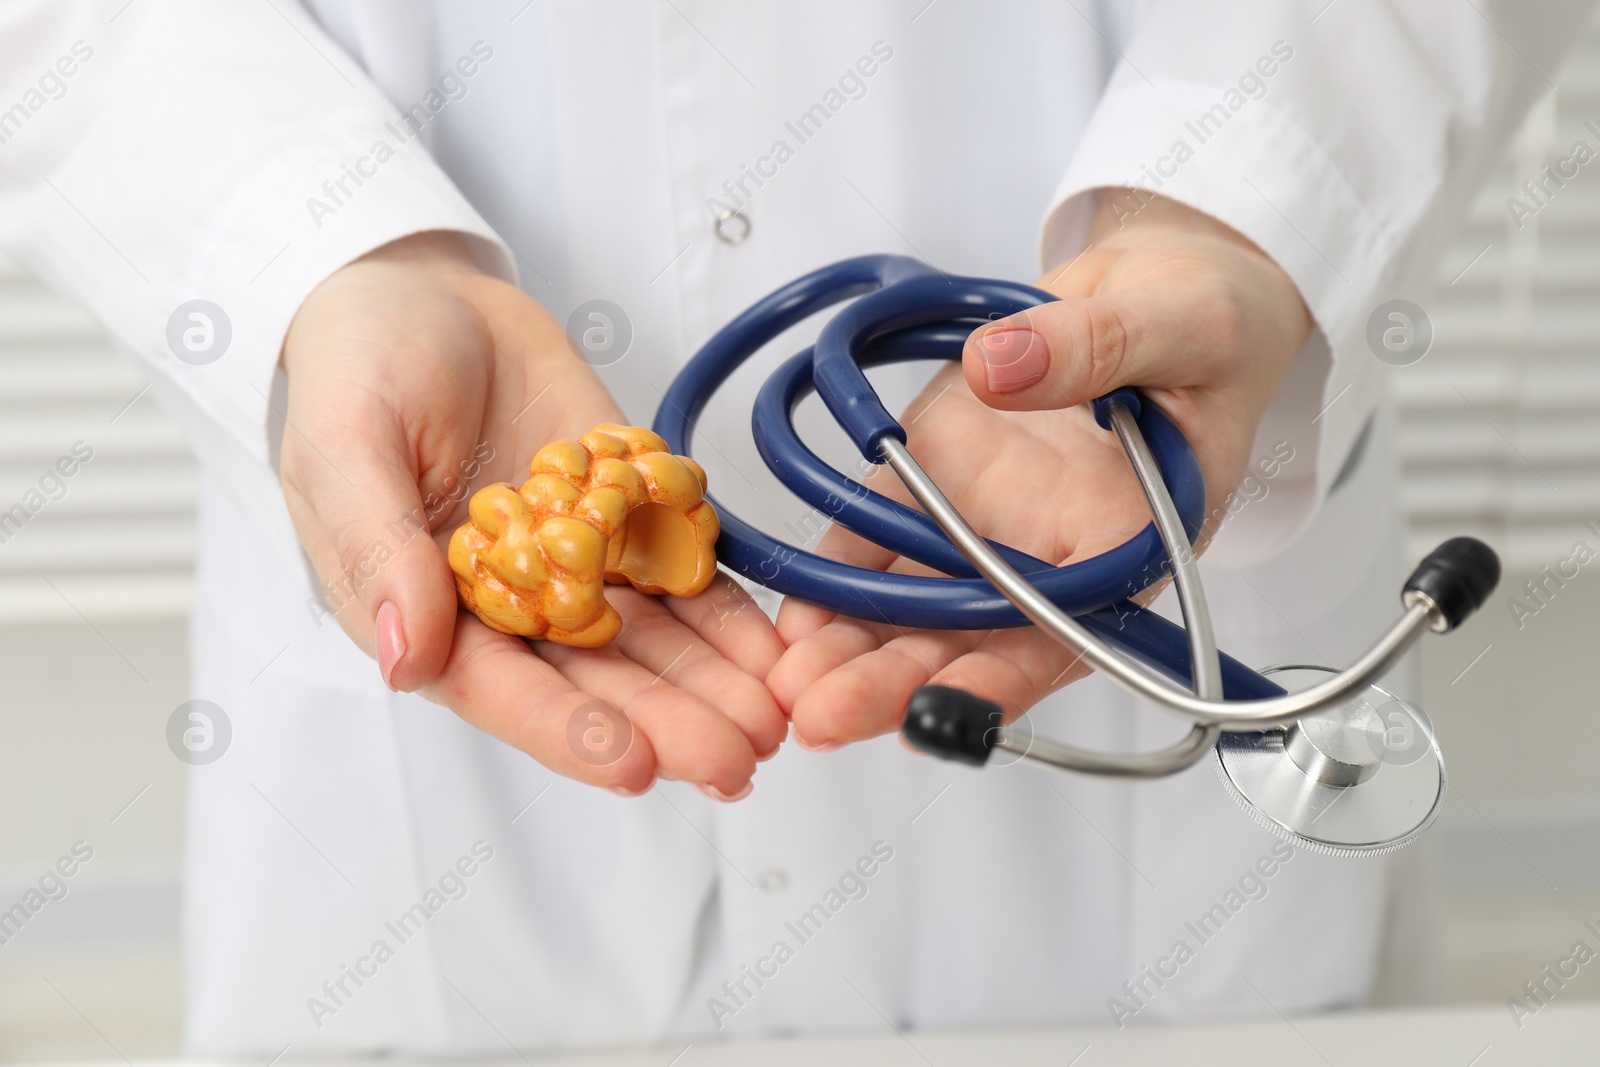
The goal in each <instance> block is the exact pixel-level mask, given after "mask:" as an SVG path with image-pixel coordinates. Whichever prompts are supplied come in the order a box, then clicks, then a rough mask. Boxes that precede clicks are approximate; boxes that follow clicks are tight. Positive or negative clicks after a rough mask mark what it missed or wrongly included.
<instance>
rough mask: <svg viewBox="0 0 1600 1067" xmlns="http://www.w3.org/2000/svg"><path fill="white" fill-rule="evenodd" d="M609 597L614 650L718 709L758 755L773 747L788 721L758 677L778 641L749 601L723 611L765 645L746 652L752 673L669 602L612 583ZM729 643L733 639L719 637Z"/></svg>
mask: <svg viewBox="0 0 1600 1067" xmlns="http://www.w3.org/2000/svg"><path fill="white" fill-rule="evenodd" d="M729 584H730V585H731V584H732V583H731V582H729ZM701 595H702V596H704V595H705V594H701ZM611 599H612V603H613V604H615V605H616V607H617V610H618V611H619V612H620V613H621V614H622V632H621V633H620V634H619V635H618V637H617V640H616V647H617V649H618V651H620V652H621V653H622V654H623V655H624V656H626V657H627V658H628V659H630V660H632V661H633V662H635V663H637V664H638V665H639V666H641V667H643V668H644V669H645V670H647V671H650V672H651V673H652V674H653V675H655V677H656V678H657V679H658V680H659V681H660V682H664V683H665V684H667V685H670V686H675V687H677V688H678V689H681V690H683V691H684V692H686V693H692V694H693V695H695V696H697V697H699V698H700V699H701V700H703V701H705V702H706V703H707V704H710V705H711V706H712V707H714V708H716V709H717V710H718V711H720V712H721V713H722V714H723V715H725V716H726V717H727V718H728V720H729V721H730V722H732V723H733V724H734V725H735V726H737V727H738V728H739V729H740V730H741V731H743V732H744V736H745V739H746V740H747V741H749V742H750V747H751V748H752V749H753V750H754V752H755V754H756V757H757V758H758V759H763V758H765V757H767V756H769V755H771V754H773V753H775V752H776V751H777V750H778V746H779V745H780V744H782V743H783V739H784V738H785V737H786V736H788V733H789V723H788V721H787V720H785V719H784V717H783V712H782V711H780V710H779V709H778V704H777V701H775V700H773V699H772V694H771V693H769V692H767V687H766V686H765V685H764V684H763V683H762V681H761V679H762V678H764V677H766V671H767V669H768V668H769V667H770V666H771V664H772V662H774V661H775V660H776V659H777V657H776V655H771V654H770V653H771V652H772V647H771V646H778V651H781V650H782V646H781V643H780V642H779V641H778V636H777V634H776V633H774V632H773V631H772V623H771V622H770V621H768V619H767V617H766V615H765V614H763V613H762V612H761V610H760V609H759V608H756V607H754V606H753V605H752V606H751V607H750V608H749V609H748V610H749V611H750V612H751V615H750V616H744V613H743V612H739V613H738V614H732V613H730V614H729V615H727V616H726V617H725V621H726V623H727V626H728V627H739V628H741V629H744V630H748V631H750V632H751V634H753V635H754V639H755V640H756V641H757V642H759V643H760V644H762V645H764V646H766V649H765V651H763V652H761V653H759V654H757V655H755V656H749V657H747V658H749V659H750V660H751V661H752V662H754V663H757V664H759V665H760V668H761V672H760V674H759V675H755V674H752V673H751V672H750V671H749V670H747V669H746V668H744V667H742V666H740V665H739V664H737V663H735V662H734V661H733V660H731V659H729V658H728V657H727V656H725V655H724V654H723V653H722V652H720V651H718V650H717V649H716V648H715V647H714V646H713V645H712V644H711V643H710V642H708V641H707V640H705V639H704V638H702V637H701V636H700V634H698V633H696V632H695V630H694V629H692V628H691V627H690V626H688V625H687V624H686V623H685V622H684V621H683V620H682V619H681V618H680V617H679V616H678V614H677V612H676V611H674V610H673V606H672V605H669V604H663V603H662V602H661V601H660V600H658V599H657V598H656V597H652V596H646V595H644V594H643V593H638V592H635V591H633V590H631V589H618V590H616V591H614V592H613V593H612V594H611ZM674 599H676V598H674ZM697 599H699V598H698V597H695V598H691V600H690V601H685V602H684V603H689V602H692V601H693V600H697ZM680 610H681V607H680ZM713 617H714V616H713ZM741 617H742V621H741ZM763 635H764V636H763ZM733 643H736V642H735V641H732V640H730V641H724V644H733Z"/></svg>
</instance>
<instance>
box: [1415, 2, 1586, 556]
mask: <svg viewBox="0 0 1600 1067" xmlns="http://www.w3.org/2000/svg"><path fill="white" fill-rule="evenodd" d="M1591 121H1592V122H1593V123H1594V128H1593V129H1590V128H1588V127H1586V125H1585V123H1588V122H1591ZM1580 141H1581V142H1582V144H1583V148H1582V149H1581V150H1579V151H1576V152H1575V151H1574V148H1575V144H1576V143H1577V142H1580ZM1585 153H1592V155H1593V158H1592V159H1591V160H1590V161H1589V162H1587V163H1586V164H1583V165H1579V163H1578V159H1579V157H1581V156H1582V155H1584V154H1585ZM1563 159H1565V160H1567V162H1566V163H1565V165H1564V166H1563V165H1562V161H1563ZM1546 165H1549V167H1550V172H1549V173H1550V174H1552V175H1554V179H1558V180H1559V181H1560V182H1561V184H1559V185H1558V184H1557V182H1556V180H1553V179H1552V178H1551V177H1549V176H1547V174H1546V172H1545V169H1544V168H1545V167H1546ZM1563 170H1565V171H1566V172H1568V173H1569V174H1571V176H1570V177H1563V175H1562V171H1563ZM1525 182H1529V183H1533V186H1534V187H1533V191H1532V192H1531V193H1530V192H1529V190H1528V189H1526V188H1524V187H1523V183H1525ZM1513 197H1514V198H1515V199H1516V201H1517V205H1516V211H1515V217H1514V213H1513V210H1512V207H1511V206H1508V200H1510V199H1511V198H1513ZM1525 208H1526V209H1532V213H1531V214H1529V213H1528V211H1527V210H1525ZM1519 223H1520V225H1519ZM1397 295H1398V294H1397ZM1597 297H1600V28H1597V27H1596V26H1591V28H1590V30H1589V32H1588V33H1587V34H1585V37H1584V40H1583V41H1582V42H1581V44H1580V47H1579V49H1578V51H1577V53H1576V54H1575V55H1574V56H1572V57H1571V59H1570V60H1569V61H1568V63H1567V65H1566V66H1565V67H1564V68H1563V70H1562V71H1561V72H1560V75H1559V76H1558V77H1557V80H1556V88H1555V89H1553V90H1552V91H1551V92H1550V93H1549V94H1548V95H1547V96H1546V97H1545V98H1544V99H1543V100H1542V101H1541V102H1540V103H1539V105H1538V106H1536V107H1535V108H1534V110H1533V111H1532V113H1531V114H1530V115H1529V117H1528V121H1527V122H1526V123H1525V124H1524V126H1523V129H1522V130H1521V132H1520V133H1519V135H1518V137H1517V139H1516V141H1515V143H1514V144H1513V145H1512V147H1511V150H1510V152H1508V153H1507V158H1506V159H1505V160H1504V161H1503V162H1502V164H1501V165H1500V166H1499V167H1497V168H1496V169H1495V172H1494V175H1493V177H1492V178H1491V179H1490V180H1489V181H1488V182H1487V184H1486V185H1485V187H1484V189H1483V190H1482V191H1481V192H1480V193H1479V195H1478V197H1477V199H1476V201H1475V203H1474V205H1473V209H1472V212H1471V217H1470V221H1469V222H1468V224H1467V225H1466V226H1465V227H1464V228H1463V230H1462V231H1461V232H1460V233H1459V234H1458V235H1457V237H1456V239H1455V241H1454V242H1453V244H1452V247H1451V249H1450V251H1449V253H1448V254H1447V255H1446V257H1445V260H1444V263H1443V266H1442V269H1441V273H1440V278H1439V282H1438V289H1437V291H1436V292H1435V293H1434V294H1433V295H1432V297H1430V298H1427V299H1425V300H1424V301H1422V303H1423V306H1424V308H1425V310H1427V311H1428V313H1429V315H1430V317H1431V318H1432V321H1433V325H1434V330H1435V339H1434V345H1433V349H1432V351H1431V352H1430V353H1429V354H1428V355H1427V357H1426V358H1424V359H1423V360H1422V361H1421V362H1419V363H1416V364H1414V365H1412V366H1409V367H1403V368H1399V369H1398V370H1397V371H1396V372H1395V374H1394V377H1393V387H1394V391H1395V393H1396V395H1397V397H1398V400H1399V402H1400V406H1401V412H1402V416H1401V419H1402V421H1401V442H1402V449H1403V456H1404V463H1405V494H1406V505H1407V509H1408V511H1409V513H1410V516H1411V530H1412V540H1413V544H1412V549H1413V551H1414V553H1416V554H1420V553H1421V552H1423V551H1425V550H1426V549H1427V548H1430V547H1432V545H1433V544H1435V543H1437V541H1439V540H1440V539H1442V538H1444V537H1447V536H1450V535H1451V534H1455V533H1473V534H1475V535H1477V536H1479V537H1482V538H1484V539H1485V540H1487V541H1489V542H1490V543H1491V544H1493V545H1495V547H1496V548H1498V549H1500V550H1501V551H1502V552H1503V553H1504V554H1505V556H1506V557H1507V562H1508V565H1509V567H1510V568H1511V569H1512V570H1513V571H1514V572H1515V571H1536V570H1538V568H1539V567H1540V566H1541V565H1544V564H1553V563H1555V561H1557V560H1560V559H1564V558H1566V557H1567V556H1569V555H1570V554H1571V551H1572V546H1573V543H1574V542H1575V541H1577V540H1580V539H1586V540H1587V541H1588V542H1589V544H1590V545H1591V546H1595V547H1597V548H1600V533H1596V532H1593V531H1590V530H1588V529H1587V528H1586V526H1585V523H1587V522H1589V521H1595V522H1596V523H1597V525H1600V299H1597Z"/></svg>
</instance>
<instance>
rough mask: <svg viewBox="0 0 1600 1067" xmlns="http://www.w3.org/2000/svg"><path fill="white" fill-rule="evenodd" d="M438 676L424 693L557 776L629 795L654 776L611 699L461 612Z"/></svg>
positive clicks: (651, 755) (646, 747)
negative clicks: (585, 689) (442, 667)
mask: <svg viewBox="0 0 1600 1067" xmlns="http://www.w3.org/2000/svg"><path fill="white" fill-rule="evenodd" d="M449 649H450V654H449V658H448V659H447V660H446V662H445V665H444V670H443V672H442V673H441V674H440V676H439V678H438V680H437V681H435V682H432V683H430V684H429V685H427V686H426V687H425V688H424V689H423V690H422V693H423V695H424V696H426V697H427V698H428V699H429V700H432V701H434V702H436V703H440V704H443V705H445V706H446V707H448V708H450V709H451V710H452V711H454V712H455V713H456V714H457V715H459V716H460V717H461V718H462V719H463V720H464V721H465V722H466V723H467V724H468V725H471V726H475V727H477V728H478V729H479V730H482V731H483V732H484V733H486V734H489V735H490V736H491V737H495V738H498V739H499V740H501V741H503V742H505V743H506V744H508V745H510V746H512V747H513V748H516V749H519V750H521V751H522V752H525V753H527V754H528V755H529V756H532V757H533V758H534V759H536V760H538V761H539V762H540V763H541V764H543V765H544V766H546V767H548V768H550V769H551V770H553V771H555V772H556V773H557V774H560V775H564V776H566V777H568V778H572V779H575V780H577V781H580V782H584V783H586V784H588V785H597V786H603V787H605V788H609V789H618V790H622V791H625V792H629V793H640V792H643V791H645V790H647V789H649V788H650V786H651V783H653V782H654V781H655V773H656V756H655V750H654V748H653V747H652V745H651V744H650V739H649V738H648V737H647V736H645V734H644V732H643V731H641V730H635V729H633V728H632V723H631V722H630V720H629V719H628V718H627V716H626V714H625V713H623V712H622V711H621V710H620V709H619V707H618V706H617V704H616V703H614V702H611V701H607V700H606V699H605V698H604V697H603V695H602V694H598V693H590V692H586V691H584V690H583V689H581V688H579V687H578V686H575V685H573V684H572V682H570V681H569V680H568V679H567V678H566V677H564V676H563V675H562V673H561V672H560V671H559V670H557V669H556V668H555V667H553V666H551V665H550V664H549V663H546V662H545V661H544V660H542V659H540V658H539V657H538V656H536V655H534V654H533V653H532V652H531V651H530V650H529V648H528V645H527V643H526V642H524V641H522V640H521V639H520V638H515V637H511V636H508V635H506V634H502V633H498V632H496V631H494V630H491V629H489V628H488V627H487V626H485V625H484V624H483V623H481V622H479V621H478V620H477V619H476V618H474V617H473V616H471V615H469V614H467V613H466V612H462V613H461V614H460V616H459V617H458V618H457V620H456V627H455V635H454V639H453V640H452V641H451V642H450V644H449Z"/></svg>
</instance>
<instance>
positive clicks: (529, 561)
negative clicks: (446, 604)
mask: <svg viewBox="0 0 1600 1067" xmlns="http://www.w3.org/2000/svg"><path fill="white" fill-rule="evenodd" d="M528 475H529V477H528V480H527V481H526V482H523V483H522V488H520V489H517V488H514V487H513V486H512V485H510V484H509V483H507V482H499V483H496V484H494V485H487V486H484V487H483V488H482V489H480V490H478V491H477V492H476V493H474V494H473V497H472V500H471V502H470V503H469V504H468V515H469V519H468V521H467V522H466V523H464V524H463V525H462V526H461V527H460V528H458V529H457V530H456V532H455V534H454V535H453V536H452V537H451V538H450V569H451V570H453V571H454V572H455V575H456V589H457V590H459V591H460V593H461V602H462V603H463V604H465V605H466V606H467V609H468V610H469V611H471V612H472V613H473V614H474V615H476V616H477V617H478V618H480V619H482V620H483V621H484V622H485V623H487V624H488V625H489V626H491V627H493V628H494V629H496V630H499V631H500V632H502V633H508V634H518V635H520V636H522V637H529V638H542V639H544V640H547V641H555V642H556V643H558V644H563V645H574V646H577V647H579V648H598V647H599V646H601V645H604V644H607V643H608V642H610V641H611V639H612V638H614V637H616V636H617V632H618V631H619V630H620V629H621V628H622V617H621V616H620V615H618V614H617V611H616V609H615V608H613V607H612V606H611V605H610V604H608V603H606V598H605V591H604V583H605V582H614V583H621V582H628V583H631V584H632V585H633V587H634V588H635V589H637V590H639V591H640V592H642V593H650V594H654V595H660V594H671V595H672V596H694V595H695V594H696V593H699V592H700V591H702V590H703V589H705V587H706V586H707V585H709V584H710V582H711V578H712V576H713V575H715V574H716V571H717V556H716V543H717V533H718V530H719V526H718V522H717V513H716V510H715V509H714V508H713V507H712V506H711V503H710V501H708V500H706V498H705V492H706V472H705V471H704V470H702V469H701V467H700V464H698V463H696V462H695V461H694V460H692V459H690V458H689V457H688V456H675V455H673V454H672V453H671V452H670V451H669V450H668V449H667V443H666V442H665V441H663V440H662V439H661V438H660V437H658V436H657V435H655V434H653V433H651V432H650V431H649V430H642V429H639V428H638V427H636V426H615V425H612V424H610V423H602V424H601V425H599V426H596V427H595V428H594V429H592V430H590V431H589V432H588V433H586V434H584V435H583V436H582V437H580V438H578V439H577V440H576V441H552V442H550V443H549V444H547V445H545V446H544V447H543V448H541V449H539V451H538V452H536V453H535V454H534V457H533V461H532V462H531V463H530V464H529V465H528Z"/></svg>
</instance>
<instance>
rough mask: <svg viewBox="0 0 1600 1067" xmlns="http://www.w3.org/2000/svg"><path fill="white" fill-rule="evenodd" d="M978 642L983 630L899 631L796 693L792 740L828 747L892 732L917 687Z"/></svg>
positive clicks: (820, 635) (898, 724) (925, 682)
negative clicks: (891, 637) (879, 644)
mask: <svg viewBox="0 0 1600 1067" xmlns="http://www.w3.org/2000/svg"><path fill="white" fill-rule="evenodd" d="M829 629H830V630H831V629H833V627H832V626H830V627H829ZM822 636H823V635H822V634H819V635H818V637H819V638H820V637H822ZM983 638H984V632H983V631H967V630H910V631H900V632H899V633H898V635H897V636H895V637H894V638H893V639H892V640H889V641H887V642H884V643H883V645H882V647H880V648H876V649H872V650H871V651H868V652H864V653H862V654H860V655H857V656H855V657H853V658H852V659H850V660H848V661H847V662H845V663H843V664H841V665H840V666H838V667H836V668H834V669H833V670H831V671H829V672H828V673H826V674H824V675H822V676H821V677H820V678H818V679H817V680H816V681H814V682H812V683H811V684H810V685H809V686H807V687H806V688H805V690H804V691H803V692H801V693H800V695H799V697H798V698H797V699H796V700H795V704H794V711H793V715H792V719H793V722H794V733H795V737H796V739H797V740H802V741H804V742H805V743H806V744H808V745H811V746H814V747H816V746H820V747H825V748H832V747H837V746H839V745H844V744H849V743H850V742H852V741H864V740H866V739H868V738H871V737H877V736H878V735H880V734H886V733H892V732H893V731H894V730H896V729H898V728H899V726H900V719H901V716H902V715H904V713H905V709H906V704H907V703H908V702H909V701H910V700H911V694H912V693H913V692H914V691H915V690H916V689H917V687H919V686H923V685H926V684H928V682H929V681H930V680H931V679H933V678H934V677H936V676H937V675H938V673H939V672H940V671H941V670H943V669H944V668H945V667H947V666H948V665H949V664H951V663H953V662H955V661H956V660H957V659H958V658H960V657H961V656H962V655H963V654H964V653H966V652H969V651H970V650H971V649H973V648H976V647H977V646H978V643H979V642H980V641H981V640H982V639H983ZM790 651H791V652H792V651H794V650H793V649H791V650H790Z"/></svg>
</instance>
